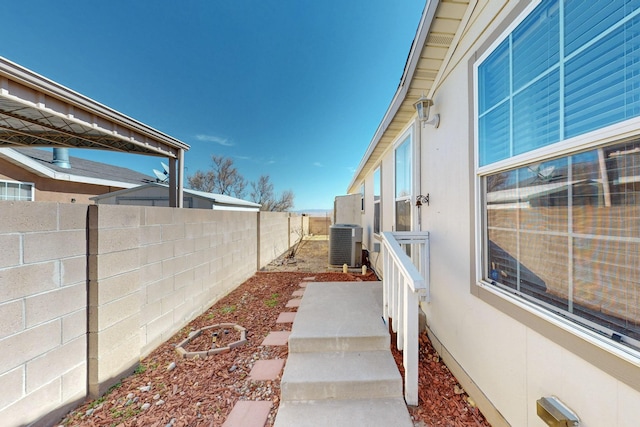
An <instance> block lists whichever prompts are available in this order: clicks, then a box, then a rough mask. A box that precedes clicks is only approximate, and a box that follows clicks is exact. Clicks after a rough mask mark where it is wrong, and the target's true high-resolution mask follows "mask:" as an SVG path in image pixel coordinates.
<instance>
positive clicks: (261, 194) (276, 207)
mask: <svg viewBox="0 0 640 427" xmlns="http://www.w3.org/2000/svg"><path fill="white" fill-rule="evenodd" d="M251 188H252V190H251V193H250V197H251V201H252V202H254V203H260V205H262V206H261V207H260V210H262V211H270V212H286V211H288V210H290V209H291V208H293V199H294V197H295V196H294V194H293V191H291V190H285V191H283V192H282V194H281V195H280V197H276V195H275V193H274V191H273V184H272V183H271V181H270V178H269V175H262V176H260V179H258V182H253V181H252V182H251Z"/></svg>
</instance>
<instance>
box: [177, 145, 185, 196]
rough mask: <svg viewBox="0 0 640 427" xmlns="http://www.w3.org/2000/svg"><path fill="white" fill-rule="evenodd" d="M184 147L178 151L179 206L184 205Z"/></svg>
mask: <svg viewBox="0 0 640 427" xmlns="http://www.w3.org/2000/svg"><path fill="white" fill-rule="evenodd" d="M183 190H184V149H183V148H181V149H180V150H179V151H178V207H179V208H182V207H184V206H183V205H184V192H183Z"/></svg>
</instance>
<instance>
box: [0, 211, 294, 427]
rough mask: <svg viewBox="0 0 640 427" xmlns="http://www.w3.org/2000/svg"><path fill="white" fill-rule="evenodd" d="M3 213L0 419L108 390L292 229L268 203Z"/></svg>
mask: <svg viewBox="0 0 640 427" xmlns="http://www.w3.org/2000/svg"><path fill="white" fill-rule="evenodd" d="M0 218H2V221H0V390H2V391H1V392H0V420H2V422H0V424H2V425H4V424H7V425H38V426H40V425H45V426H48V425H53V424H55V423H56V422H57V421H58V420H59V419H60V418H61V417H62V416H63V415H64V414H65V413H66V412H67V411H68V410H70V409H72V408H73V407H74V406H76V405H77V403H79V402H80V401H81V400H82V399H84V398H85V397H86V396H87V395H90V396H93V397H97V396H99V395H101V394H103V393H104V392H105V391H106V390H107V389H108V388H109V387H110V386H111V385H113V384H115V383H116V382H118V381H119V380H120V379H121V378H122V377H124V376H126V375H128V374H129V373H130V372H131V371H133V369H135V367H136V366H137V364H138V363H139V361H140V359H141V358H142V357H144V356H146V355H147V354H149V353H150V352H151V351H152V350H154V349H155V348H157V346H158V345H160V344H161V343H162V342H164V341H166V340H167V339H169V338H170V337H171V336H172V335H173V334H174V333H175V332H177V331H179V330H180V329H181V328H182V327H184V326H185V325H186V324H187V323H188V322H189V321H190V320H192V319H193V318H195V317H197V316H198V315H200V314H201V313H202V312H204V311H205V310H206V309H207V308H208V307H210V306H211V305H212V304H214V303H215V302H216V301H217V300H218V299H220V298H221V297H223V296H224V295H226V294H227V293H229V292H230V291H231V290H233V289H235V288H236V287H237V286H238V285H240V284H241V283H242V282H243V281H245V280H246V279H248V278H249V277H251V276H252V275H253V274H254V273H255V271H256V267H257V265H258V263H259V262H265V263H269V262H270V261H272V260H273V258H275V257H276V256H278V255H280V254H281V253H283V252H284V251H285V250H286V249H287V248H288V246H287V245H288V242H289V240H290V239H291V236H292V235H293V234H294V233H293V232H292V231H290V228H289V226H290V223H291V221H290V218H289V214H287V213H271V212H261V213H255V212H233V211H215V210H204V209H174V208H161V207H141V206H110V205H100V206H98V205H90V206H88V205H75V204H57V203H47V202H37V203H34V202H0ZM260 220H261V221H262V227H260V224H259V221H260ZM293 221H294V224H297V222H300V221H302V222H301V223H302V224H303V226H304V221H303V220H300V218H299V217H295V218H294V219H293ZM296 221H297V222H296ZM271 240H273V241H271ZM259 242H260V243H259ZM261 247H264V248H269V251H266V250H263V252H262V253H261V254H260V255H259V248H261ZM273 248H275V249H274V250H271V249H273Z"/></svg>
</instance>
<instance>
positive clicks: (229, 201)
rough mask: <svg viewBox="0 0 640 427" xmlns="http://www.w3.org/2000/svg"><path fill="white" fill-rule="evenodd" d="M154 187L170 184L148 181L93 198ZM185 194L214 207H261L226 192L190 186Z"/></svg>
mask: <svg viewBox="0 0 640 427" xmlns="http://www.w3.org/2000/svg"><path fill="white" fill-rule="evenodd" d="M153 187H164V188H166V189H167V190H168V189H169V186H168V185H166V184H160V183H148V184H145V185H140V186H137V187H133V188H128V189H125V190H119V191H113V192H111V193H106V194H101V195H99V196H95V197H92V198H91V200H95V201H96V202H99V201H100V200H103V199H107V198H110V197H114V196H115V197H118V196H125V195H130V196H133V195H134V194H135V193H143V192H144V190H145V189H146V188H153ZM184 194H185V195H187V194H189V195H192V196H195V197H199V198H201V199H205V200H208V201H209V202H211V203H212V204H213V205H214V207H215V206H218V207H221V208H225V207H240V208H251V209H252V210H253V209H255V210H258V209H260V206H261V205H260V204H259V203H253V202H249V201H247V200H243V199H238V198H237V197H231V196H227V195H225V194H215V193H207V192H204V191H198V190H192V189H189V188H185V189H184Z"/></svg>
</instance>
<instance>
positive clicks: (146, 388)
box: [138, 385, 151, 391]
mask: <svg viewBox="0 0 640 427" xmlns="http://www.w3.org/2000/svg"><path fill="white" fill-rule="evenodd" d="M138 390H140V391H149V390H151V386H150V385H145V386H142V387H138Z"/></svg>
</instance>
